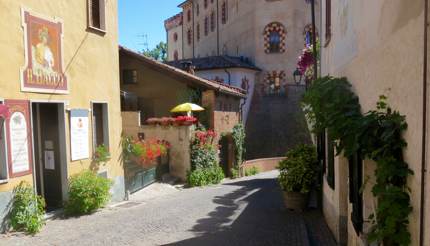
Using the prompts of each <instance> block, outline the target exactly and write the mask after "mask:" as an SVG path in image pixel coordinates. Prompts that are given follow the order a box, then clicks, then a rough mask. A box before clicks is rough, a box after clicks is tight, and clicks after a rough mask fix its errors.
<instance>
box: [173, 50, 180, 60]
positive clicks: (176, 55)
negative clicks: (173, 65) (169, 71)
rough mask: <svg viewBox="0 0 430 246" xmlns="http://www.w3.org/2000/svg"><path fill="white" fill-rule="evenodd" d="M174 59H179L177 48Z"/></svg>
mask: <svg viewBox="0 0 430 246" xmlns="http://www.w3.org/2000/svg"><path fill="white" fill-rule="evenodd" d="M173 59H174V60H175V61H177V60H179V54H178V51H177V50H175V52H174V53H173Z"/></svg>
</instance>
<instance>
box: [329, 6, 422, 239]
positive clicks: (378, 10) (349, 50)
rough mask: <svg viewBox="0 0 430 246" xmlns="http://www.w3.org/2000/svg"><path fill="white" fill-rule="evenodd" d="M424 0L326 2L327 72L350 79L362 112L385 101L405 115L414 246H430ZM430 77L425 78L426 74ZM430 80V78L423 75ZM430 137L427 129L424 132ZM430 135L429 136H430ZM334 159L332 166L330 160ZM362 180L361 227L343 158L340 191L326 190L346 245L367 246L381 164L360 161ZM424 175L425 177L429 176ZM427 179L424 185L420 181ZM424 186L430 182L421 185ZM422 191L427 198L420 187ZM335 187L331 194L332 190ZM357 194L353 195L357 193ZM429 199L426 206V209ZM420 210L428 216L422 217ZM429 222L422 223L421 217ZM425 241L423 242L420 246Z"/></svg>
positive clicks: (332, 221) (337, 168) (338, 161)
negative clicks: (410, 172)
mask: <svg viewBox="0 0 430 246" xmlns="http://www.w3.org/2000/svg"><path fill="white" fill-rule="evenodd" d="M424 2H425V1H420V0H411V1H407V2H405V1H390V0H376V1H371V2H364V1H345V0H331V1H330V0H326V1H323V4H322V11H321V14H322V29H321V30H322V31H321V37H322V38H321V43H322V49H321V69H322V75H328V74H330V75H333V76H339V77H341V76H344V77H347V78H348V80H349V82H350V83H351V84H352V88H353V91H354V92H355V94H356V95H357V96H358V97H359V100H360V105H361V108H362V112H363V113H365V112H368V111H369V110H374V109H375V108H376V102H377V101H378V98H379V96H380V95H385V96H387V97H388V103H389V105H390V106H391V107H392V108H393V109H394V110H398V111H399V112H400V113H401V114H403V115H405V116H406V121H407V123H408V129H407V131H406V132H405V134H404V138H405V140H406V142H407V144H408V147H407V148H406V149H405V151H404V153H403V155H404V158H405V161H406V162H407V163H408V165H409V167H410V168H411V169H412V171H413V172H414V175H411V176H410V178H409V179H408V186H409V188H410V195H411V206H412V207H413V211H412V213H411V215H410V217H409V232H410V233H411V240H412V242H411V245H430V198H429V197H428V194H429V189H430V187H429V186H430V185H429V182H427V181H428V180H429V174H428V172H426V171H425V170H423V168H422V163H423V160H422V154H423V153H422V152H423V151H424V154H425V156H427V158H425V159H424V161H425V164H426V166H428V163H429V161H428V153H429V150H430V149H429V146H430V145H429V141H428V137H427V139H425V141H424V144H425V146H426V148H425V149H424V150H423V149H422V146H423V140H422V138H423V134H424V132H423V117H427V118H428V115H429V113H428V111H427V115H423V102H425V103H426V104H428V101H429V95H428V94H427V95H426V97H423V89H424V88H423V83H424V81H426V80H427V81H428V75H429V74H430V73H429V72H430V70H429V68H428V66H427V67H425V66H424V65H425V63H424V61H425V60H427V61H428V59H429V58H428V56H427V57H426V56H425V47H426V46H428V45H429V42H428V41H427V42H426V40H427V39H426V38H425V32H424V30H425V29H426V28H427V29H428V25H425V23H424V22H425V19H424V18H425V14H426V12H425V8H424V7H425V6H424ZM425 72H426V73H425ZM425 74H427V76H423V75H425ZM425 129H426V132H427V134H428V131H429V126H428V125H427V126H425ZM427 136H428V135H427ZM328 161H329V160H327V162H328ZM360 165H362V168H361V169H360V170H361V171H362V174H361V175H359V179H361V181H360V182H359V183H358V185H359V187H363V188H362V189H363V192H362V194H361V193H360V194H358V195H359V196H361V199H360V200H361V201H360V202H361V203H362V204H361V206H357V207H356V209H357V208H358V210H360V213H361V214H362V216H360V217H361V218H354V219H355V220H356V221H357V219H358V220H361V222H362V226H363V227H362V229H361V230H360V229H356V228H358V227H360V226H358V227H357V226H356V227H354V224H353V222H352V221H353V218H352V213H353V203H352V202H350V199H349V197H350V196H351V193H352V192H353V191H351V190H350V189H349V187H350V186H349V185H350V183H351V170H349V167H348V160H347V159H346V158H344V157H343V156H338V157H336V158H335V159H334V174H335V176H334V185H331V186H330V185H329V184H328V182H327V180H326V178H324V184H323V212H324V215H325V218H326V220H327V222H328V225H329V227H330V228H331V230H332V232H333V233H334V235H335V237H336V239H337V241H338V242H339V243H341V244H342V245H368V244H367V235H368V232H369V230H370V227H371V223H370V222H369V219H368V218H369V215H370V214H372V213H374V212H375V209H376V204H377V200H376V198H375V197H373V195H372V192H371V189H372V186H373V184H374V183H375V174H374V170H375V166H376V164H375V163H373V162H372V161H370V160H364V161H362V162H361V163H360ZM423 171H424V172H423ZM422 178H423V179H422ZM421 180H424V181H425V182H424V183H423V182H422V181H421ZM422 186H424V193H423V192H421V188H422ZM332 187H333V188H332ZM352 195H354V194H352ZM421 201H423V205H424V206H422V205H421ZM421 209H422V211H423V213H421ZM421 218H423V223H421V222H420V219H421ZM420 236H422V239H423V241H422V243H423V244H420Z"/></svg>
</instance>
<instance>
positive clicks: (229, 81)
mask: <svg viewBox="0 0 430 246" xmlns="http://www.w3.org/2000/svg"><path fill="white" fill-rule="evenodd" d="M224 72H225V73H226V74H227V76H228V85H231V73H230V72H229V71H228V70H227V68H224Z"/></svg>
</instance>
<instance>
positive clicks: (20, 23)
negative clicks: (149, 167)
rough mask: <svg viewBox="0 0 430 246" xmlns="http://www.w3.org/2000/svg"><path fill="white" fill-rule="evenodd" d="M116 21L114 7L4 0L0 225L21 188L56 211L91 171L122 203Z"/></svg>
mask: <svg viewBox="0 0 430 246" xmlns="http://www.w3.org/2000/svg"><path fill="white" fill-rule="evenodd" d="M117 19H118V18H117V1H102V0H92V1H87V0H79V1H68V0H58V1H48V0H17V1H0V27H1V29H2V30H3V33H4V34H5V35H1V38H0V51H1V54H2V59H0V66H1V67H2V73H1V75H0V104H2V106H3V108H5V109H6V111H8V112H9V117H6V119H5V118H2V117H0V129H1V133H0V153H1V155H0V221H2V220H3V216H4V213H5V212H7V205H8V204H9V202H10V199H11V195H12V190H13V188H14V187H15V186H16V185H18V184H19V183H20V182H21V181H26V182H28V183H29V184H31V185H33V186H34V187H35V189H36V191H37V193H38V194H40V195H42V196H43V197H45V200H46V201H47V205H48V208H55V207H58V206H61V205H62V204H63V201H64V200H67V189H68V178H69V177H70V176H72V175H74V174H77V173H79V172H80V171H82V170H86V169H92V170H97V172H98V173H99V174H100V175H103V176H105V177H108V178H110V179H112V180H113V181H114V185H113V188H112V190H111V192H112V195H113V197H112V198H113V200H116V201H119V200H122V199H123V198H124V193H125V192H124V178H123V177H124V171H123V168H122V165H121V163H120V161H119V159H120V154H121V149H120V148H119V146H120V140H121V128H122V125H121V118H120V117H117V116H118V115H120V97H119V95H120V88H119V86H120V85H119V72H118V69H119V63H118V60H119V59H118V23H117ZM101 144H104V145H106V146H107V147H108V149H109V152H110V154H111V159H110V161H108V162H107V163H106V164H105V165H97V164H96V163H95V162H94V161H93V154H94V151H95V148H96V147H97V146H100V145H101Z"/></svg>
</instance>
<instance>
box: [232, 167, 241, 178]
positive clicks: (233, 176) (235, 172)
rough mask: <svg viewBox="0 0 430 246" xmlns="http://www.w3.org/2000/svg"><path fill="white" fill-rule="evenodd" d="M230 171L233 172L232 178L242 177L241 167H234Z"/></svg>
mask: <svg viewBox="0 0 430 246" xmlns="http://www.w3.org/2000/svg"><path fill="white" fill-rule="evenodd" d="M230 172H231V178H232V179H237V178H240V171H239V169H237V168H232V169H230Z"/></svg>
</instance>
